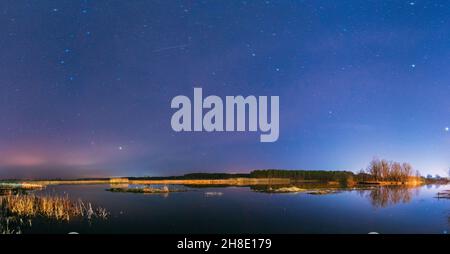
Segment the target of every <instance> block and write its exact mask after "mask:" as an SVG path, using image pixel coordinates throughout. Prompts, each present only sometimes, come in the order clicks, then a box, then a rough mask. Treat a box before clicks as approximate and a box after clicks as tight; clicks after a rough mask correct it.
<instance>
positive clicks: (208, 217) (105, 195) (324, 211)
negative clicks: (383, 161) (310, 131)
mask: <svg viewBox="0 0 450 254" xmlns="http://www.w3.org/2000/svg"><path fill="white" fill-rule="evenodd" d="M107 188H109V186H108V185H61V186H50V187H48V188H47V189H46V190H44V191H40V192H38V193H39V194H41V193H51V194H54V193H58V194H67V195H69V197H70V198H73V199H78V198H81V199H82V200H83V201H89V202H92V203H93V204H95V205H98V206H102V207H104V208H106V209H107V210H108V211H109V212H110V213H111V216H110V218H109V219H108V220H106V221H93V222H91V223H88V222H86V221H72V222H70V223H54V222H52V223H47V222H45V221H33V226H32V227H31V229H24V233H48V232H53V233H68V232H71V231H76V232H80V233H362V234H366V233H368V232H372V231H376V232H379V233H436V234H442V233H447V232H448V231H449V216H450V200H445V199H440V200H438V199H436V198H434V196H435V195H436V193H437V192H438V191H442V190H445V189H450V186H422V187H419V188H413V189H406V188H386V187H384V188H381V187H378V188H375V189H372V190H347V191H342V192H339V193H335V194H328V195H311V194H307V193H298V194H291V193H288V194H270V193H262V192H256V191H253V190H252V189H251V188H249V187H220V188H219V187H217V188H214V187H211V188H193V189H190V191H188V192H179V193H170V194H168V195H161V194H150V195H148V194H147V195H146V194H135V193H112V192H108V191H105V189H107ZM206 192H221V193H222V195H216V196H208V195H206V194H205V193H206Z"/></svg>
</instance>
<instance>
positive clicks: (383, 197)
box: [358, 186, 420, 208]
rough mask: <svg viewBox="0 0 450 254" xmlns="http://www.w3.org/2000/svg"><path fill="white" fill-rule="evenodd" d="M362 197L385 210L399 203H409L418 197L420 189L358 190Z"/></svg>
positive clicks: (384, 188)
mask: <svg viewBox="0 0 450 254" xmlns="http://www.w3.org/2000/svg"><path fill="white" fill-rule="evenodd" d="M358 192H359V193H360V195H361V196H364V197H366V198H368V199H369V200H370V203H371V204H372V206H373V207H375V208H385V207H388V206H392V205H396V204H399V203H403V204H406V203H409V202H411V200H412V199H413V197H414V196H418V195H419V193H420V188H418V187H406V186H377V187H374V188H372V189H369V190H367V189H366V190H358Z"/></svg>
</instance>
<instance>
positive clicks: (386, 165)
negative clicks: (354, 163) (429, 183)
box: [360, 159, 420, 182]
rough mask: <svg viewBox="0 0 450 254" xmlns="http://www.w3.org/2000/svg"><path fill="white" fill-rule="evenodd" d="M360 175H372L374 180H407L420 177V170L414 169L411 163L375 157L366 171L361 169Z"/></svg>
mask: <svg viewBox="0 0 450 254" xmlns="http://www.w3.org/2000/svg"><path fill="white" fill-rule="evenodd" d="M360 175H361V176H365V177H370V178H371V179H370V180H374V181H396V182H406V181H408V180H409V179H410V178H411V177H418V178H420V173H419V171H414V170H413V168H412V166H411V164H409V163H407V162H404V163H400V162H396V161H387V160H384V159H383V160H379V159H373V160H372V161H371V162H370V165H369V167H368V168H367V169H366V171H365V172H364V171H361V172H360Z"/></svg>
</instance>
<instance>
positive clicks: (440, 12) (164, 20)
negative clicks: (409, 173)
mask: <svg viewBox="0 0 450 254" xmlns="http://www.w3.org/2000/svg"><path fill="white" fill-rule="evenodd" d="M0 11H1V14H0V177H2V178H14V177H93V176H121V175H122V176H132V175H135V176H145V175H151V176H156V175H162V176H164V175H178V174H184V173H188V172H248V171H250V170H252V169H266V168H288V169H324V170H332V169H333V170H353V171H358V170H360V169H361V168H366V167H367V165H368V163H369V161H370V160H371V159H372V158H373V157H374V156H377V157H379V158H386V159H388V160H396V161H408V162H410V163H411V164H412V165H413V166H414V168H415V169H418V170H420V171H421V173H422V174H423V175H425V174H428V173H431V174H433V175H434V174H440V175H441V176H442V175H446V172H447V169H448V167H449V166H450V156H449V154H450V132H449V129H448V126H450V2H448V1H414V0H411V1H400V0H399V1H345V0H340V1H337V0H336V1H319V0H315V1H300V0H299V1H288V0H284V1H273V0H270V1H250V0H248V1H232V0H230V1H225V0H224V1H168V0H161V1H106V0H105V1H87V0H86V1H76V0H58V1H56V0H55V1H46V0H39V1H24V0H2V1H1V3H0ZM194 87H202V88H203V93H204V95H205V96H207V95H218V96H221V97H222V98H223V97H224V96H227V95H233V96H234V95H244V96H247V95H257V96H258V95H267V96H271V95H276V96H280V137H279V139H278V141H277V142H274V143H260V142H259V135H260V133H257V132H256V133H255V132H243V133H237V132H234V133H233V132H224V133H206V132H199V133H193V132H191V133H188V132H185V133H177V132H174V131H173V130H172V128H171V125H170V119H171V116H172V114H173V113H174V112H175V110H173V109H171V108H170V101H171V99H172V98H173V97H175V96H177V95H180V94H182V95H186V96H189V97H191V98H192V96H193V88H194Z"/></svg>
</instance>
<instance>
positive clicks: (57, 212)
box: [0, 194, 108, 221]
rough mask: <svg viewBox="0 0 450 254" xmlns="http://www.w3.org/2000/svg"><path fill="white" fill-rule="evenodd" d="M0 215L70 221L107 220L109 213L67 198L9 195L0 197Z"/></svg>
mask: <svg viewBox="0 0 450 254" xmlns="http://www.w3.org/2000/svg"><path fill="white" fill-rule="evenodd" d="M0 211H1V212H0V214H3V215H6V216H10V215H14V216H18V217H20V218H32V217H38V216H41V217H45V218H49V219H55V220H59V221H69V220H70V219H71V218H74V217H83V218H87V219H92V218H100V219H106V218H107V217H108V212H107V211H106V210H105V209H104V208H101V207H97V208H93V207H92V205H91V203H85V202H83V201H82V200H80V199H79V200H78V201H76V202H74V201H71V200H70V199H69V198H68V197H67V196H37V195H34V194H29V195H7V196H3V197H0Z"/></svg>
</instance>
